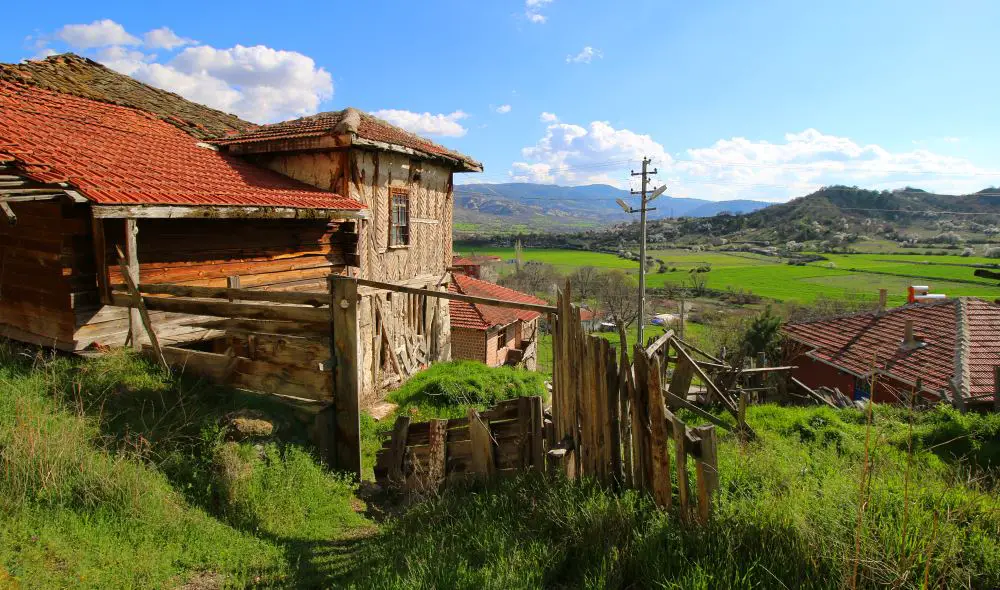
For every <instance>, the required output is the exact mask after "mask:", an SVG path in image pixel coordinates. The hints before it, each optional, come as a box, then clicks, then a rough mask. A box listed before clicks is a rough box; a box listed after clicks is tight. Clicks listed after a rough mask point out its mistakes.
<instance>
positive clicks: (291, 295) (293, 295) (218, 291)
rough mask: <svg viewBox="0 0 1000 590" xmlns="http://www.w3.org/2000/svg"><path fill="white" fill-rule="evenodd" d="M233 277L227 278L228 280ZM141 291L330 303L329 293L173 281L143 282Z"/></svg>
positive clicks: (215, 297)
mask: <svg viewBox="0 0 1000 590" xmlns="http://www.w3.org/2000/svg"><path fill="white" fill-rule="evenodd" d="M230 278H233V277H228V278H227V284H228V280H229V279H230ZM139 291H141V292H143V293H151V294H154V295H173V296H175V297H195V298H203V299H225V300H227V301H234V300H241V301H269V302H271V303H288V304H292V305H311V306H313V307H323V306H326V305H328V304H329V303H330V294H329V293H309V292H305V291H259V290H256V289H240V288H230V287H228V286H227V287H191V286H188V285H175V284H172V283H143V284H140V285H139ZM234 302H235V301H234Z"/></svg>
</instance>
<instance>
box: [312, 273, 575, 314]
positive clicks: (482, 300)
mask: <svg viewBox="0 0 1000 590" xmlns="http://www.w3.org/2000/svg"><path fill="white" fill-rule="evenodd" d="M330 279H331V280H333V281H356V282H357V284H358V285H363V286H365V287H375V288H377V289H385V290H387V291H396V292H398V293H409V294H411V295H426V296H428V297H439V298H441V299H450V300H454V301H464V302H466V303H478V304H481V305H492V306H493V307H506V308H510V309H525V310H528V311H537V312H538V313H558V312H559V309H558V308H556V307H553V306H551V305H538V304H535V303H521V302H519V301H508V300H505V299H492V298H490V297H476V296H474V295H465V294H463V293H449V292H447V291H434V290H431V289H421V288H418V287H407V286H404V285H395V284H393V283H383V282H381V281H372V280H369V279H356V278H351V277H345V276H341V275H334V276H332V277H330Z"/></svg>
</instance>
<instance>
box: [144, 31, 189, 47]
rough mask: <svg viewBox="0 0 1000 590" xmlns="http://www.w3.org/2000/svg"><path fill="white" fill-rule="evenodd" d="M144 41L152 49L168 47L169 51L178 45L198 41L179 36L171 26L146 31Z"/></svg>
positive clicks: (181, 45)
mask: <svg viewBox="0 0 1000 590" xmlns="http://www.w3.org/2000/svg"><path fill="white" fill-rule="evenodd" d="M142 42H143V45H145V46H146V47H149V48H151V49H166V50H167V51H173V50H174V49H176V48H178V47H183V46H185V45H194V44H195V43H196V41H195V40H194V39H185V38H183V37H180V36H178V35H177V33H175V32H173V31H172V30H170V28H169V27H160V28H158V29H153V30H152V31H146V33H145V34H144V35H143V36H142Z"/></svg>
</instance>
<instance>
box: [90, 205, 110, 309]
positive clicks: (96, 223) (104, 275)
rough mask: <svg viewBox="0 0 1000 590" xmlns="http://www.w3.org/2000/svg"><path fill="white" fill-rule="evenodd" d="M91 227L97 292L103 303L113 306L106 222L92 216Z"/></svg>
mask: <svg viewBox="0 0 1000 590" xmlns="http://www.w3.org/2000/svg"><path fill="white" fill-rule="evenodd" d="M90 226H91V233H92V234H93V241H94V261H95V262H96V266H97V290H98V292H99V293H100V297H101V303H103V304H104V305H111V280H110V279H109V277H108V246H107V242H106V241H105V239H104V237H105V236H104V220H103V219H101V218H100V217H93V216H91V218H90Z"/></svg>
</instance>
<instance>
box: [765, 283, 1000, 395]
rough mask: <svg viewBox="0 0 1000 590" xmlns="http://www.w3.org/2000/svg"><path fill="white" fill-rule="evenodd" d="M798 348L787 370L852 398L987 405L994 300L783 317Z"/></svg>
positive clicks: (994, 357) (998, 319) (996, 354)
mask: <svg viewBox="0 0 1000 590" xmlns="http://www.w3.org/2000/svg"><path fill="white" fill-rule="evenodd" d="M783 330H784V334H785V336H786V337H787V339H788V340H789V341H791V342H794V343H796V344H797V345H798V347H799V349H800V350H801V351H802V352H801V354H800V355H799V356H798V357H797V358H796V359H795V360H794V361H793V362H792V364H794V365H797V366H798V369H795V370H794V372H793V375H794V376H795V377H797V378H798V379H799V380H800V381H802V382H803V383H805V384H806V385H808V386H810V387H819V386H827V387H831V388H833V387H836V388H838V389H840V391H841V392H842V393H844V394H846V395H848V396H850V397H852V398H854V399H862V398H867V397H869V395H871V394H870V391H869V390H870V389H871V382H872V378H873V375H874V376H875V383H876V385H875V392H874V395H873V396H872V397H873V399H874V400H875V401H877V402H900V401H904V400H906V399H907V398H909V396H910V395H911V394H912V392H913V391H915V390H917V387H918V384H919V390H918V391H917V392H918V394H919V395H921V396H923V397H924V398H927V399H932V400H938V399H940V400H948V401H954V400H956V398H961V402H960V403H965V404H966V405H968V406H969V407H973V406H983V405H990V406H992V404H993V400H994V396H995V395H996V393H997V392H996V386H997V384H996V383H995V380H994V379H995V378H994V375H995V372H994V368H995V367H997V366H1000V305H998V304H996V303H990V302H987V301H983V300H981V299H976V298H972V297H959V298H954V299H946V300H942V301H940V302H931V303H913V304H909V305H904V306H902V307H897V308H895V309H891V310H888V311H884V312H881V313H879V312H872V313H860V314H852V315H847V316H841V317H836V318H832V319H826V320H819V321H811V322H800V323H793V324H787V325H786V326H785V327H784V329H783Z"/></svg>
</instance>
